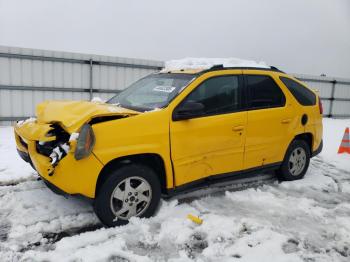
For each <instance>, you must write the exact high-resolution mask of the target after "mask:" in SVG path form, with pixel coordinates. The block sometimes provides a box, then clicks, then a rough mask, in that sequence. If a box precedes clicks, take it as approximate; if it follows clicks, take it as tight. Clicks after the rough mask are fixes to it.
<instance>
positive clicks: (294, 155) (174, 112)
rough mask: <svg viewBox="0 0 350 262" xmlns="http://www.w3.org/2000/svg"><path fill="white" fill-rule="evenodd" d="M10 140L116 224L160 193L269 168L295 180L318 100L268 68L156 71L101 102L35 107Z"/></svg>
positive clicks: (315, 147) (48, 179)
mask: <svg viewBox="0 0 350 262" xmlns="http://www.w3.org/2000/svg"><path fill="white" fill-rule="evenodd" d="M15 138H16V144H17V149H18V152H19V154H20V156H21V157H22V158H23V159H24V160H25V161H27V162H29V163H30V164H31V165H32V166H33V168H35V169H36V170H37V172H38V173H39V175H40V176H41V177H42V179H43V180H44V181H45V183H46V184H47V185H48V186H49V187H50V188H51V189H52V190H53V191H55V192H61V193H65V194H70V195H73V194H77V195H83V196H85V197H87V198H90V199H93V205H94V210H95V212H96V214H97V216H98V217H99V218H100V220H101V221H102V222H103V223H104V224H105V225H107V226H114V225H121V224H125V223H127V222H128V220H129V219H130V217H132V216H139V217H150V216H152V215H153V214H154V212H155V210H156V209H157V206H158V204H159V200H160V198H161V196H163V197H169V196H173V195H175V194H179V193H183V192H187V191H188V190H193V189H197V188H202V187H205V186H208V185H209V184H213V183H218V182H219V183H222V182H227V181H230V180H234V179H237V178H242V177H243V176H247V177H249V176H252V175H254V174H261V173H263V172H266V171H271V170H275V171H276V173H277V174H278V176H279V178H280V179H281V180H295V179H300V178H302V177H303V176H304V174H305V172H306V171H307V168H308V165H309V161H310V158H311V157H312V156H314V155H316V154H318V153H319V152H320V151H321V150H322V104H321V101H320V98H319V97H318V95H317V94H316V93H315V92H314V91H312V90H310V89H308V88H307V87H306V86H305V85H304V84H303V83H301V82H300V81H298V80H297V79H295V78H293V77H292V76H289V75H287V74H285V73H283V72H281V71H279V70H278V69H276V68H273V67H272V68H268V69H262V68H225V67H223V66H220V65H218V66H213V67H212V68H210V69H206V70H194V69H192V70H177V71H161V72H159V73H155V74H151V75H149V76H147V77H145V78H142V79H141V80H139V81H137V82H136V83H134V84H133V85H131V86H130V87H129V88H127V89H125V90H124V91H122V92H121V93H119V94H117V95H116V96H114V97H113V98H111V99H110V100H109V101H107V102H106V103H102V102H84V101H47V102H44V103H42V104H39V105H38V106H37V109H36V118H33V119H29V120H26V121H20V122H18V123H17V124H16V125H15Z"/></svg>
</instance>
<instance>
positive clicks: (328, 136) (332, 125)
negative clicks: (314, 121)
mask: <svg viewBox="0 0 350 262" xmlns="http://www.w3.org/2000/svg"><path fill="white" fill-rule="evenodd" d="M346 127H350V119H331V118H324V119H323V150H322V153H321V154H320V157H321V158H322V159H324V160H325V161H327V162H328V163H331V164H333V165H334V166H335V167H337V168H340V169H343V170H346V171H348V172H350V155H349V154H338V149H339V146H340V143H341V141H342V138H343V135H344V131H345V128H346Z"/></svg>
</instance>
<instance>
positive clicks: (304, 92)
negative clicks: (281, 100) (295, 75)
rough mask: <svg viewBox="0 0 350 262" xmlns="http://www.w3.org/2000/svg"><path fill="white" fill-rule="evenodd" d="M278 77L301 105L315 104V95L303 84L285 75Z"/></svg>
mask: <svg viewBox="0 0 350 262" xmlns="http://www.w3.org/2000/svg"><path fill="white" fill-rule="evenodd" d="M280 79H281V81H282V82H283V84H285V86H286V87H287V88H288V89H289V91H290V92H291V93H292V94H293V96H294V97H295V99H296V100H297V101H298V102H299V103H300V104H302V105H303V106H312V105H316V95H315V94H314V93H312V92H311V91H310V90H309V89H307V88H306V87H305V86H303V85H301V84H299V83H298V82H296V81H294V80H292V79H290V78H287V77H282V76H281V77H280Z"/></svg>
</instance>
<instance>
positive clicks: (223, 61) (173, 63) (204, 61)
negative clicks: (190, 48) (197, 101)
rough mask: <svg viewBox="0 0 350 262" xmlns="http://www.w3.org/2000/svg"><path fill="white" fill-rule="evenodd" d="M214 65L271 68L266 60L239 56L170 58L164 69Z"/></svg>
mask: <svg viewBox="0 0 350 262" xmlns="http://www.w3.org/2000/svg"><path fill="white" fill-rule="evenodd" d="M214 65H223V66H224V67H259V68H270V66H268V65H266V63H265V62H256V61H252V60H243V59H239V58H233V57H231V58H192V57H189V58H184V59H178V60H170V61H167V62H165V68H164V71H171V70H181V69H209V68H211V67H212V66H214Z"/></svg>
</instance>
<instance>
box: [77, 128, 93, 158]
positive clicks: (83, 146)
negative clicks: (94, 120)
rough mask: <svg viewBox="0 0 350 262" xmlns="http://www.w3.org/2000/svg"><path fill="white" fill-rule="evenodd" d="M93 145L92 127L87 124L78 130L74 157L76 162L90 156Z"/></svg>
mask: <svg viewBox="0 0 350 262" xmlns="http://www.w3.org/2000/svg"><path fill="white" fill-rule="evenodd" d="M94 145H95V135H94V132H93V130H92V127H91V126H90V125H89V124H85V125H83V127H82V128H81V130H80V133H79V137H78V141H77V147H76V149H75V153H74V157H75V159H77V160H80V159H83V158H85V157H87V156H89V155H90V154H91V151H92V148H93V147H94Z"/></svg>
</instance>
